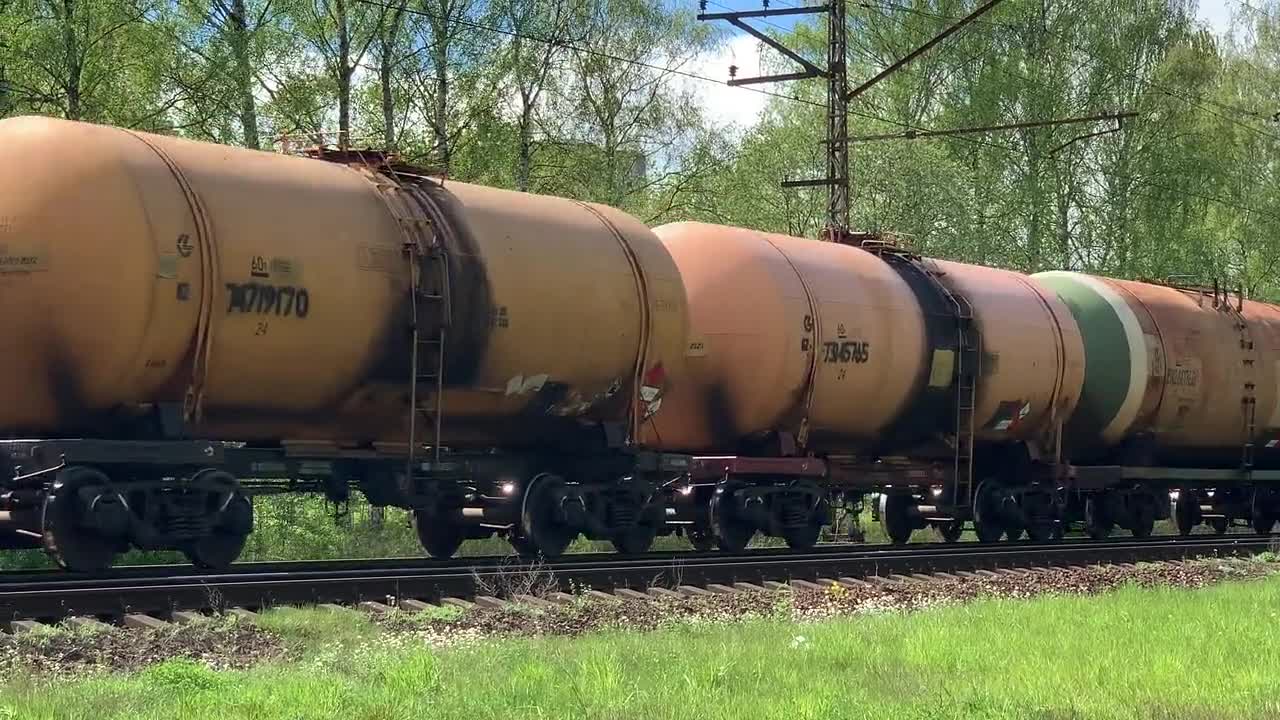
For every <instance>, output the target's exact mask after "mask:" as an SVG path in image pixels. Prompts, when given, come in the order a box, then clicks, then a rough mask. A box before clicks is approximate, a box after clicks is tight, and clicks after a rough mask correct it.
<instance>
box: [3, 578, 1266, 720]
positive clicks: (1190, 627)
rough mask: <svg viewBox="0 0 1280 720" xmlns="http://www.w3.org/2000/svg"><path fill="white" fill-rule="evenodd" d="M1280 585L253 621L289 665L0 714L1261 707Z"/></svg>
mask: <svg viewBox="0 0 1280 720" xmlns="http://www.w3.org/2000/svg"><path fill="white" fill-rule="evenodd" d="M1278 613H1280V578H1271V579H1268V580H1263V581H1258V582H1251V583H1239V584H1227V585H1220V586H1217V587H1213V588H1209V589H1205V590H1199V591H1178V590H1160V589H1157V590H1140V589H1137V588H1126V589H1123V590H1120V591H1118V592H1115V593H1111V594H1109V595H1104V596H1100V597H1045V598H1040V599H1036V600H1030V601H995V600H993V601H982V602H976V603H972V604H969V605H965V606H958V607H950V608H945V609H938V610H932V611H926V612H919V613H914V614H905V615H904V614H886V615H864V616H857V617H852V618H843V619H837V620H828V621H821V622H815V623H801V624H797V623H793V622H790V621H787V620H777V619H772V620H769V619H759V620H751V621H746V622H743V623H741V624H729V625H722V624H681V625H675V626H672V627H670V628H668V629H665V630H662V631H659V632H654V633H649V634H639V633H627V632H623V631H617V632H608V633H600V634H594V635H588V636H585V637H582V638H577V639H568V638H535V639H507V640H501V641H489V642H484V643H481V644H479V645H475V646H470V647H460V648H454V649H446V650H440V649H430V648H427V647H425V646H423V645H422V644H421V642H420V641H418V640H415V638H414V636H412V635H400V636H395V637H390V636H386V635H379V634H378V632H377V631H376V630H375V629H374V628H373V627H372V626H371V625H369V623H368V622H367V621H366V620H364V619H363V618H362V617H360V616H358V615H356V614H355V613H328V612H324V611H299V610H281V611H276V612H273V613H269V614H268V615H267V616H266V619H265V620H264V622H265V623H267V624H268V625H269V626H270V627H272V628H273V629H275V630H277V631H279V632H281V633H282V634H284V635H285V636H286V638H287V640H288V642H289V643H291V644H293V645H294V646H295V647H296V648H298V650H299V652H300V653H301V657H302V659H301V660H299V661H298V662H296V663H288V664H281V665H275V666H264V667H259V668H257V669H254V670H250V671H241V672H213V671H210V670H207V669H205V668H204V667H203V666H200V665H196V664H193V663H190V662H187V661H182V662H177V661H170V662H166V663H162V664H160V665H156V666H153V667H151V668H150V669H148V670H147V671H144V672H142V673H139V674H135V675H133V676H130V677H123V676H104V677H96V678H90V679H85V680H80V681H75V682H62V683H57V684H54V685H43V684H40V683H37V682H34V681H31V680H29V679H16V680H12V681H10V682H9V684H8V685H4V686H0V718H24V719H25V718H59V719H61V718H91V719H92V720H110V719H112V718H140V719H142V720H153V719H155V720H158V719H160V718H188V717H190V718H218V719H219V720H237V719H240V718H246V719H248V718H254V719H258V720H276V719H279V720H285V719H288V720H310V719H313V718H314V719H320V718H342V719H343V720H348V719H350V720H362V719H369V720H373V719H374V718H379V719H382V718H386V719H389V720H398V719H400V718H404V719H406V720H408V719H413V720H418V719H420V718H467V719H468V720H473V719H479V718H503V719H504V720H506V719H508V718H584V719H587V718H697V719H698V720H710V719H713V718H725V719H726V720H728V719H733V720H737V719H739V718H779V719H783V718H786V719H788V720H790V719H792V718H824V719H826V718H862V717H866V718H921V719H924V718H983V719H994V718H1009V719H1010V720H1013V719H1018V720H1022V719H1023V718H1046V719H1048V718H1116V719H1117V720H1118V719H1120V718H1124V719H1125V720H1128V719H1129V718H1153V719H1155V718H1161V719H1163V718H1170V719H1172V718H1180V719H1181V718H1264V717H1276V716H1277V715H1280V695H1278V694H1277V693H1276V688H1277V684H1278V683H1280V680H1277V678H1280V634H1277V633H1275V632H1273V631H1272V630H1271V628H1273V627H1275V624H1276V623H1277V617H1278Z"/></svg>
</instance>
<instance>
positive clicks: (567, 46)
mask: <svg viewBox="0 0 1280 720" xmlns="http://www.w3.org/2000/svg"><path fill="white" fill-rule="evenodd" d="M356 2H359V3H361V4H364V5H372V6H374V7H379V8H384V9H388V10H395V9H397V8H398V6H393V5H388V4H386V3H383V2H377V1H376V0H356ZM405 12H408V13H410V14H413V15H419V16H422V17H429V18H434V19H436V20H444V19H445V18H444V17H442V16H440V15H437V14H435V13H430V12H427V11H426V10H419V9H416V8H406V10H405ZM450 21H451V22H453V23H455V24H458V25H462V26H463V27H469V28H473V29H476V30H481V31H485V32H491V33H495V34H498V35H505V36H507V37H513V38H519V39H521V40H529V41H532V42H536V43H542V44H544V45H550V46H552V47H558V48H561V49H564V50H572V51H574V52H580V53H582V54H584V55H593V56H595V57H601V58H605V59H606V60H613V61H615V62H621V63H625V64H628V65H635V66H637V67H643V68H647V69H649V70H657V71H659V72H663V73H668V74H671V75H679V76H681V77H687V78H690V79H692V80H700V81H702V82H709V83H715V84H716V85H721V86H724V85H726V83H725V82H724V81H722V80H716V79H715V78H711V77H707V76H706V75H699V74H698V73H692V72H689V71H687V70H679V69H677V68H672V67H663V66H661V65H654V64H652V63H647V62H644V61H643V60H639V59H636V58H625V57H622V56H621V55H614V54H613V53H607V52H604V51H603V50H595V49H593V48H585V47H582V46H581V45H575V44H573V43H571V42H567V41H564V40H557V39H552V38H544V37H538V36H536V35H527V34H525V33H520V32H516V31H515V30H507V29H506V28H497V27H493V26H491V25H484V24H482V23H477V22H472V21H470V20H463V19H461V18H451V19H450ZM730 87H732V86H730ZM741 89H742V90H746V91H748V92H754V93H759V94H761V95H768V96H770V97H775V98H781V99H783V100H790V101H792V102H799V103H804V104H806V105H814V106H817V107H825V105H823V104H822V103H819V102H814V101H812V100H806V99H804V98H799V97H792V96H790V95H783V94H782V93H775V92H770V91H768V90H761V89H760V88H749V87H744V88H741Z"/></svg>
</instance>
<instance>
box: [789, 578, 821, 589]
mask: <svg viewBox="0 0 1280 720" xmlns="http://www.w3.org/2000/svg"><path fill="white" fill-rule="evenodd" d="M791 588H792V589H793V590H821V589H822V586H821V585H819V584H817V583H814V582H809V581H808V580H792V581H791Z"/></svg>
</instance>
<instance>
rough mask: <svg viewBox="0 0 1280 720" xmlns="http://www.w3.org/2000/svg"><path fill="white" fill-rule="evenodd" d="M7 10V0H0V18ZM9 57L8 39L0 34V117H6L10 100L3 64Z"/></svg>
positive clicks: (6, 72) (6, 69)
mask: <svg viewBox="0 0 1280 720" xmlns="http://www.w3.org/2000/svg"><path fill="white" fill-rule="evenodd" d="M8 12H9V0H0V18H4V16H5V15H6V14H7V13H8ZM7 57H9V39H8V38H7V37H5V36H3V35H0V118H3V117H8V115H9V113H10V112H11V109H10V108H11V106H12V102H13V101H12V100H11V99H10V96H11V95H12V93H11V92H10V91H9V68H8V67H7V66H5V64H4V61H5V58H7Z"/></svg>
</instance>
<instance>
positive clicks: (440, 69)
mask: <svg viewBox="0 0 1280 720" xmlns="http://www.w3.org/2000/svg"><path fill="white" fill-rule="evenodd" d="M441 28H442V29H443V30H444V32H443V33H442V34H441V37H437V38H436V44H435V70H436V106H435V122H433V123H432V126H433V127H434V128H435V133H436V148H437V153H438V157H439V158H440V169H441V170H442V171H444V173H445V174H446V175H447V174H448V173H449V163H450V161H451V160H452V159H453V148H451V147H449V36H448V33H449V30H448V28H449V25H448V21H447V20H446V21H445V23H443V24H442V25H441Z"/></svg>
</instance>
